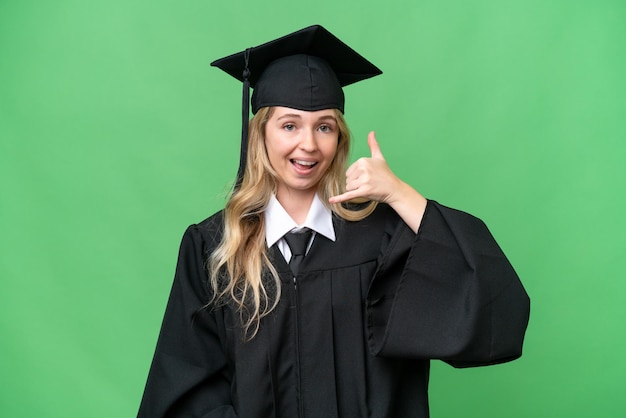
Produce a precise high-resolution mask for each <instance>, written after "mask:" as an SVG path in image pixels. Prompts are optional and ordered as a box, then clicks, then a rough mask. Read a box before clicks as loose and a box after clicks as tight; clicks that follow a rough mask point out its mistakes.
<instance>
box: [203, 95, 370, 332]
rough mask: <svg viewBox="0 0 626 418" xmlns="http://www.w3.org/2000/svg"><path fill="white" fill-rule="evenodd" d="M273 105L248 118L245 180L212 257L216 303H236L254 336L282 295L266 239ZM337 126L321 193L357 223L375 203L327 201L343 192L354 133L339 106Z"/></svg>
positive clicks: (272, 182) (273, 182)
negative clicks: (268, 135)
mask: <svg viewBox="0 0 626 418" xmlns="http://www.w3.org/2000/svg"><path fill="white" fill-rule="evenodd" d="M272 114H273V108H271V107H264V108H261V109H259V111H258V112H257V113H256V115H255V116H254V117H253V118H252V119H251V120H250V127H249V133H248V156H247V160H246V167H245V172H244V176H243V180H242V182H241V185H240V187H239V188H238V189H236V190H234V191H233V192H232V194H231V196H230V199H229V200H228V202H227V203H226V207H225V208H224V234H223V237H222V241H221V243H220V244H219V245H218V246H217V248H216V249H215V250H214V251H213V253H212V254H211V255H210V258H209V278H210V284H211V288H212V290H213V299H212V301H211V302H212V303H215V304H217V305H221V304H226V303H229V302H234V305H235V307H236V309H237V310H238V312H239V315H240V319H241V324H242V327H243V330H244V334H245V336H246V337H247V338H249V339H251V338H253V337H254V336H255V335H256V333H257V331H258V329H259V324H260V320H261V318H263V317H264V316H266V315H267V314H269V313H270V312H271V311H272V310H273V309H274V308H275V307H276V305H277V304H278V301H279V299H280V289H281V287H280V278H279V277H278V273H277V272H276V269H275V268H274V266H273V265H272V263H271V261H270V259H269V257H268V253H267V246H266V242H265V217H264V211H265V208H266V207H267V204H268V202H269V200H270V197H271V196H272V194H273V193H275V192H276V187H277V184H278V182H279V178H278V176H277V174H276V172H275V171H274V169H273V168H272V165H271V164H270V161H269V158H268V156H267V152H266V149H265V127H266V125H267V122H268V120H269V119H270V118H271V116H272ZM335 117H336V119H337V125H338V130H339V138H338V144H337V152H336V154H335V158H334V159H333V161H332V163H331V165H330V167H329V168H328V171H327V172H326V173H325V174H324V176H323V177H322V178H321V179H320V182H319V185H318V187H319V188H318V194H319V195H320V198H321V200H322V202H324V204H325V205H327V206H329V208H330V209H331V210H332V211H333V212H334V213H335V214H337V215H338V216H340V217H341V218H343V219H345V220H347V221H358V220H361V219H364V218H366V217H367V216H368V215H369V214H371V213H372V211H373V210H374V208H375V207H376V202H374V201H370V202H368V203H366V204H363V205H359V206H358V209H350V208H348V207H346V206H344V205H330V204H329V203H328V199H329V198H330V197H331V196H335V195H338V194H341V193H344V192H345V183H346V182H345V171H346V168H347V163H348V157H349V152H350V131H349V130H348V126H347V124H346V122H345V119H344V118H343V114H342V113H341V112H340V111H339V110H335Z"/></svg>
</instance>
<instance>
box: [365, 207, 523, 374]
mask: <svg viewBox="0 0 626 418" xmlns="http://www.w3.org/2000/svg"><path fill="white" fill-rule="evenodd" d="M529 312H530V300H529V298H528V295H527V293H526V291H525V290H524V288H523V286H522V284H521V282H520V280H519V278H518V276H517V274H516V273H515V271H514V270H513V267H512V266H511V264H510V263H509V261H508V260H507V258H506V257H505V255H504V254H503V252H502V250H501V249H500V247H499V246H498V244H497V243H496V241H495V240H494V238H493V236H492V235H491V233H490V232H489V230H488V229H487V227H486V226H485V224H484V223H483V222H482V221H481V220H479V219H478V218H475V217H473V216H471V215H469V214H467V213H464V212H460V211H457V210H454V209H451V208H447V207H445V206H443V205H440V204H438V203H436V202H434V201H429V202H428V205H427V209H426V213H425V215H424V218H423V221H422V224H421V226H420V229H419V231H418V233H417V235H416V234H414V233H413V232H412V231H411V230H410V229H409V228H408V227H407V226H406V225H405V224H404V223H403V222H400V225H399V226H398V227H397V229H396V232H395V233H394V235H393V238H392V241H391V242H390V244H389V246H388V248H387V250H386V251H385V253H384V254H383V256H382V258H381V262H380V264H379V268H378V271H377V273H376V275H375V277H374V279H373V281H372V282H371V285H370V289H369V292H368V300H367V321H368V323H367V326H368V328H367V329H368V344H369V347H370V351H371V352H372V354H374V355H378V356H383V357H403V358H431V359H441V360H444V361H446V362H447V363H449V364H451V365H452V366H454V367H471V366H483V365H490V364H497V363H503V362H507V361H511V360H514V359H516V358H518V357H520V356H521V354H522V343H523V339H524V333H525V331H526V327H527V325H528V319H529Z"/></svg>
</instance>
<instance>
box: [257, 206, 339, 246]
mask: <svg viewBox="0 0 626 418" xmlns="http://www.w3.org/2000/svg"><path fill="white" fill-rule="evenodd" d="M301 228H309V229H312V230H313V231H315V232H316V233H318V234H321V235H324V236H325V237H326V238H328V239H329V240H331V241H335V228H334V227H333V215H332V212H331V210H330V209H328V208H327V207H326V206H324V204H323V203H322V200H321V199H320V198H319V196H318V195H317V194H315V197H314V198H313V202H312V203H311V207H310V208H309V213H308V214H307V216H306V219H305V221H304V223H303V224H302V225H298V224H297V223H296V222H295V221H294V220H293V219H292V218H291V216H289V214H288V213H287V211H286V210H285V208H283V206H282V205H281V204H280V202H279V201H278V199H276V196H275V195H272V197H271V198H270V201H269V203H268V205H267V208H266V209H265V240H266V241H267V246H268V247H271V246H272V245H274V244H276V242H278V241H279V240H280V239H281V238H282V237H283V235H285V234H286V233H287V232H289V231H291V230H293V229H301Z"/></svg>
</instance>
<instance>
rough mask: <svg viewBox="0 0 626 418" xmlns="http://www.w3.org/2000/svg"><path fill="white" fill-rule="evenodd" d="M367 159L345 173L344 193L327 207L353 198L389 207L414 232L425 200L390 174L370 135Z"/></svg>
mask: <svg viewBox="0 0 626 418" xmlns="http://www.w3.org/2000/svg"><path fill="white" fill-rule="evenodd" d="M367 144H368V145H369V148H370V154H371V157H369V158H366V157H363V158H359V159H358V160H357V161H355V162H354V163H353V164H352V165H351V166H350V167H349V168H348V171H346V192H345V193H342V194H340V195H337V196H333V197H331V198H330V199H329V202H330V203H331V204H335V203H341V202H346V201H348V200H352V199H356V198H365V199H369V200H376V201H378V202H381V203H387V204H389V205H390V206H391V207H392V208H393V209H394V210H395V211H396V212H397V213H398V215H400V217H402V219H403V220H404V221H405V222H406V223H407V224H408V225H409V227H411V229H413V231H414V232H417V230H418V228H419V225H420V223H421V220H422V216H423V215H424V211H425V210H426V199H425V198H424V197H423V196H422V195H421V194H419V193H418V192H417V191H416V190H415V189H413V188H412V187H411V186H409V185H408V184H406V183H405V182H403V181H402V180H400V179H399V178H398V177H396V175H395V174H394V173H393V172H392V171H391V169H390V168H389V166H388V165H387V161H385V157H384V156H383V153H382V152H381V150H380V146H379V145H378V141H376V136H375V134H374V132H370V133H369V135H368V136H367Z"/></svg>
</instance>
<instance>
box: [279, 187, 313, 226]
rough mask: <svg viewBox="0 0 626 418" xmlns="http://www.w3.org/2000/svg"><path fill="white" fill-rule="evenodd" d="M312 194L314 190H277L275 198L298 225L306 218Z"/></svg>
mask: <svg viewBox="0 0 626 418" xmlns="http://www.w3.org/2000/svg"><path fill="white" fill-rule="evenodd" d="M314 196H315V191H312V192H311V191H298V190H282V191H281V190H279V191H278V192H277V193H276V199H278V201H279V202H280V204H281V205H282V207H283V208H285V211H287V213H288V214H289V216H291V218H292V219H293V220H294V221H296V223H297V224H298V225H301V224H303V223H304V221H305V220H306V216H307V215H308V214H309V209H311V204H312V203H313V197H314Z"/></svg>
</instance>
